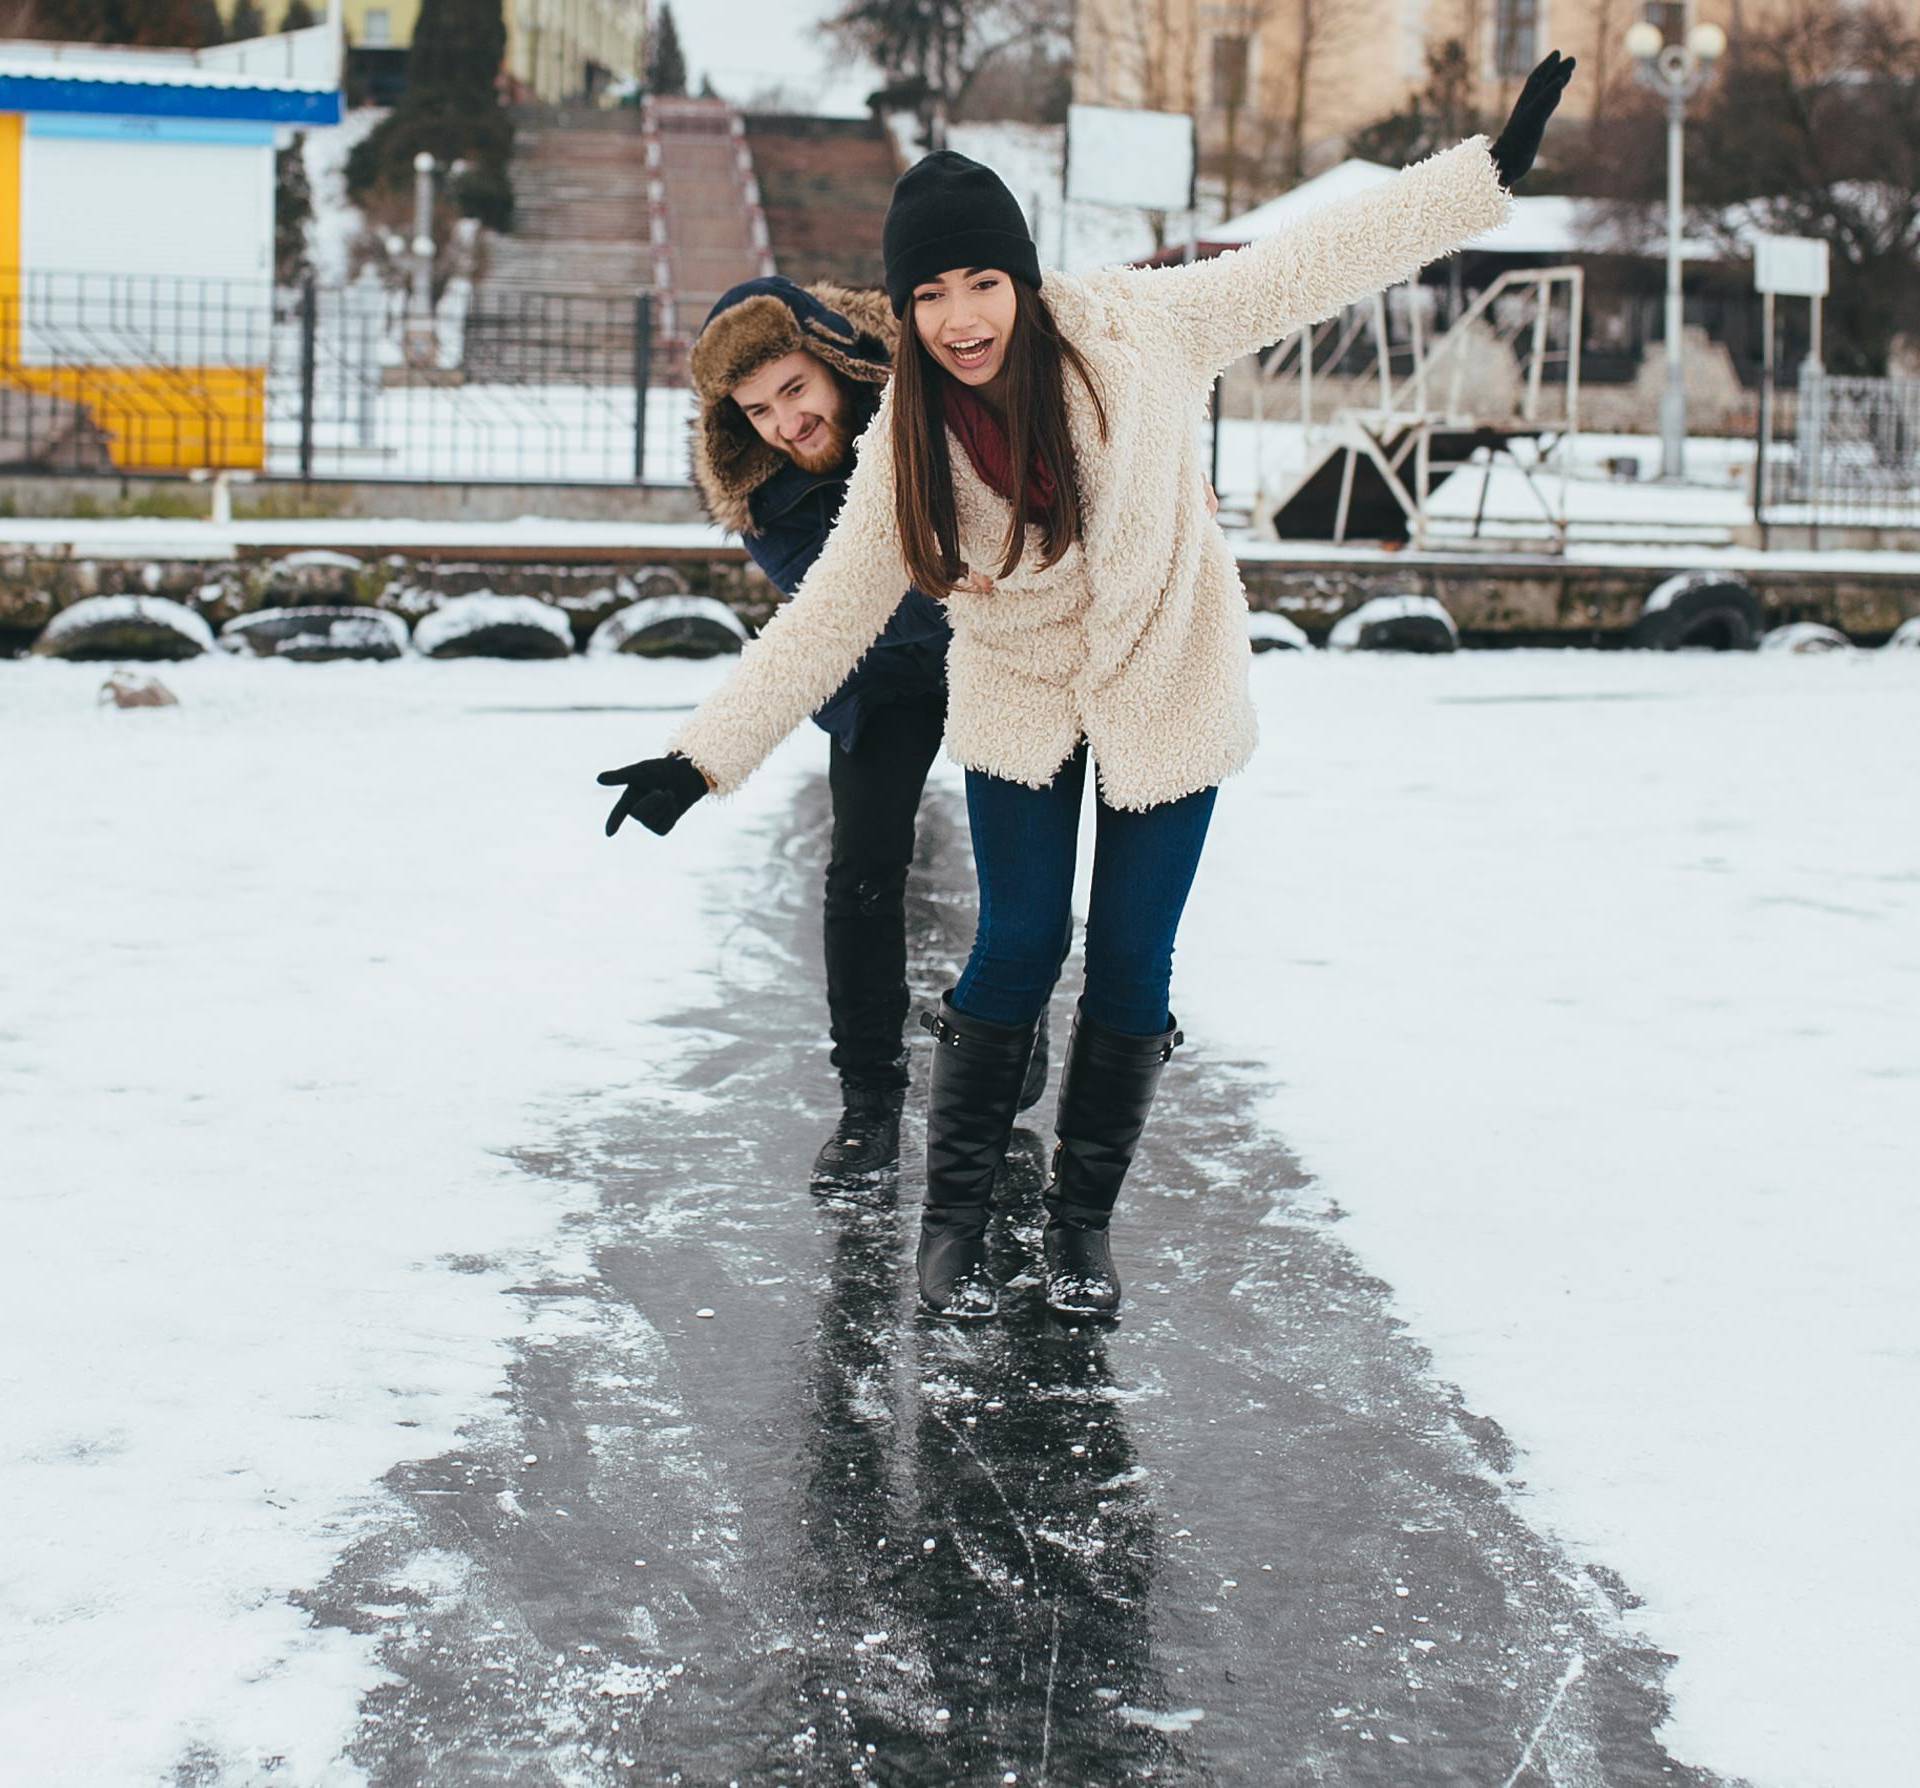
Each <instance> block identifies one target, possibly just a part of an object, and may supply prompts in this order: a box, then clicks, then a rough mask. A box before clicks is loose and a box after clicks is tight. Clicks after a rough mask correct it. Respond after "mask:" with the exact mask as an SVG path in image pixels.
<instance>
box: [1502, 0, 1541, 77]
mask: <svg viewBox="0 0 1920 1788" xmlns="http://www.w3.org/2000/svg"><path fill="white" fill-rule="evenodd" d="M1539 46H1540V0H1497V4H1496V6H1495V8H1494V14H1493V72H1494V73H1495V74H1496V75H1498V76H1499V77H1500V78H1501V79H1503V80H1506V79H1513V78H1517V77H1521V76H1525V75H1528V74H1531V73H1532V72H1533V65H1534V64H1535V63H1536V62H1538V61H1539V60H1540V47H1539Z"/></svg>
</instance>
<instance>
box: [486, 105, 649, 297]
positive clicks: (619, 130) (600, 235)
mask: <svg viewBox="0 0 1920 1788" xmlns="http://www.w3.org/2000/svg"><path fill="white" fill-rule="evenodd" d="M514 126H515V129H514V146H513V190H514V230H513V234H512V235H511V236H495V237H493V238H492V239H491V240H490V242H489V244H488V248H487V277H486V284H487V287H488V288H489V289H490V290H494V291H509V290H516V291H534V292H590V293H596V294H610V293H633V292H636V291H644V290H646V289H647V288H649V287H650V286H652V284H653V276H654V264H653V245H652V233H651V232H652V208H651V205H650V203H649V200H648V188H647V183H648V169H647V138H646V134H645V131H644V129H643V122H642V118H641V115H640V113H639V112H638V111H633V110H624V111H597V110H588V109H585V108H582V109H581V110H579V111H577V112H566V111H547V110H541V111H538V112H532V113H530V114H527V115H517V116H516V118H515V120H514Z"/></svg>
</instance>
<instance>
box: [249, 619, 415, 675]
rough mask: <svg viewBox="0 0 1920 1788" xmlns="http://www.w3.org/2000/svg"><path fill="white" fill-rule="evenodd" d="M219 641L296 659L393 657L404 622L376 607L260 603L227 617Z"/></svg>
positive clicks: (403, 641)
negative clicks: (234, 617) (251, 610)
mask: <svg viewBox="0 0 1920 1788" xmlns="http://www.w3.org/2000/svg"><path fill="white" fill-rule="evenodd" d="M220 643H221V644H222V645H224V646H227V647H228V648H229V649H230V650H233V651H243V652H251V653H253V654H254V656H255V657H258V658H290V659H292V660H294V661H295V662H296V663H299V664H321V663H326V662H329V661H330V660H333V659H336V658H398V657H399V656H400V655H401V654H402V653H403V652H404V651H405V650H406V649H407V624H406V622H405V621H403V620H402V619H401V618H400V617H399V616H398V615H394V614H389V613H388V612H387V611H386V610H384V609H377V608H363V607H358V606H354V607H334V606H324V607H309V608H263V609H258V610H256V611H255V612H254V613H253V614H250V615H242V616H240V617H239V619H237V620H233V621H229V622H228V623H227V624H226V626H224V627H223V628H221V629H220Z"/></svg>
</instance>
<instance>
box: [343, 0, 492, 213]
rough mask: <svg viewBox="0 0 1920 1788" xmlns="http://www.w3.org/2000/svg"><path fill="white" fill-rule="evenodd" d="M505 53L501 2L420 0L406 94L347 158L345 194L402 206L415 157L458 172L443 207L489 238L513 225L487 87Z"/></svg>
mask: <svg viewBox="0 0 1920 1788" xmlns="http://www.w3.org/2000/svg"><path fill="white" fill-rule="evenodd" d="M506 51H507V24H506V15H505V12H504V10H503V6H502V0H423V4H422V6H421V8H420V17H419V19H418V21H417V22H416V24H415V26H414V31H413V47H412V49H411V50H410V51H409V52H408V55H407V91H406V95H405V97H404V98H403V99H402V100H401V102H400V104H399V105H398V106H397V107H395V108H394V110H393V112H392V113H391V114H390V115H389V116H388V117H387V118H385V119H384V120H382V122H381V123H380V124H379V125H378V126H377V127H376V128H375V129H374V130H372V131H370V132H369V133H368V134H367V135H366V136H364V137H363V138H361V140H360V141H359V143H358V144H356V145H355V147H354V149H353V152H352V153H351V154H350V155H349V156H348V157H347V168H346V175H347V190H348V192H349V193H350V194H352V195H353V197H354V198H355V199H357V200H358V199H362V198H364V197H365V196H368V195H371V194H372V193H373V192H375V191H376V190H379V191H384V192H385V193H387V194H388V195H390V196H394V197H398V198H401V199H404V198H405V196H406V195H408V194H410V193H411V192H412V191H413V158H414V156H415V155H417V154H418V153H419V152H420V151H421V150H423V149H424V150H425V151H426V152H427V153H428V154H430V155H431V156H433V157H434V159H435V160H436V161H438V162H440V163H441V164H442V166H445V165H446V164H447V163H449V162H452V161H456V160H460V161H464V162H466V164H467V172H466V174H465V175H464V176H463V177H462V178H461V180H460V182H459V185H458V188H457V190H455V191H454V193H453V197H454V198H455V200H456V201H457V202H458V204H459V206H460V208H461V210H462V211H464V212H465V213H466V214H467V215H468V216H469V217H477V218H479V219H480V221H481V222H482V223H484V224H486V225H488V226H489V227H490V228H492V229H496V230H505V229H508V228H511V226H512V223H513V186H512V182H511V180H510V178H509V175H508V172H507V164H508V161H509V159H510V157H511V155H512V153H513V122H512V120H511V119H510V118H508V116H507V114H506V111H505V110H504V109H503V108H502V106H501V104H500V96H499V93H498V91H497V89H496V87H495V82H496V81H497V79H498V77H499V73H500V65H501V62H502V61H503V59H504V58H505V56H506Z"/></svg>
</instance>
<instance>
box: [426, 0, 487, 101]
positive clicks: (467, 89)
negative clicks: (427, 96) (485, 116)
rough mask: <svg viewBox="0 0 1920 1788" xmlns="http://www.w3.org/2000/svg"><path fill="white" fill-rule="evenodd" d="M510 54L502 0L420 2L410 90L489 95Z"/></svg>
mask: <svg viewBox="0 0 1920 1788" xmlns="http://www.w3.org/2000/svg"><path fill="white" fill-rule="evenodd" d="M506 54H507V19H506V11H505V8H504V7H503V6H502V4H501V0H422V4H421V7H420V17H419V19H418V20H417V21H416V23H415V25H414V27H413V47H412V49H411V50H409V51H408V53H407V91H408V92H409V93H412V92H414V91H415V90H422V91H426V92H439V93H450V94H451V93H459V94H482V93H485V94H491V93H492V92H493V84H494V81H495V80H496V79H497V78H498V76H499V73H500V64H501V63H502V61H504V60H505V58H506Z"/></svg>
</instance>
